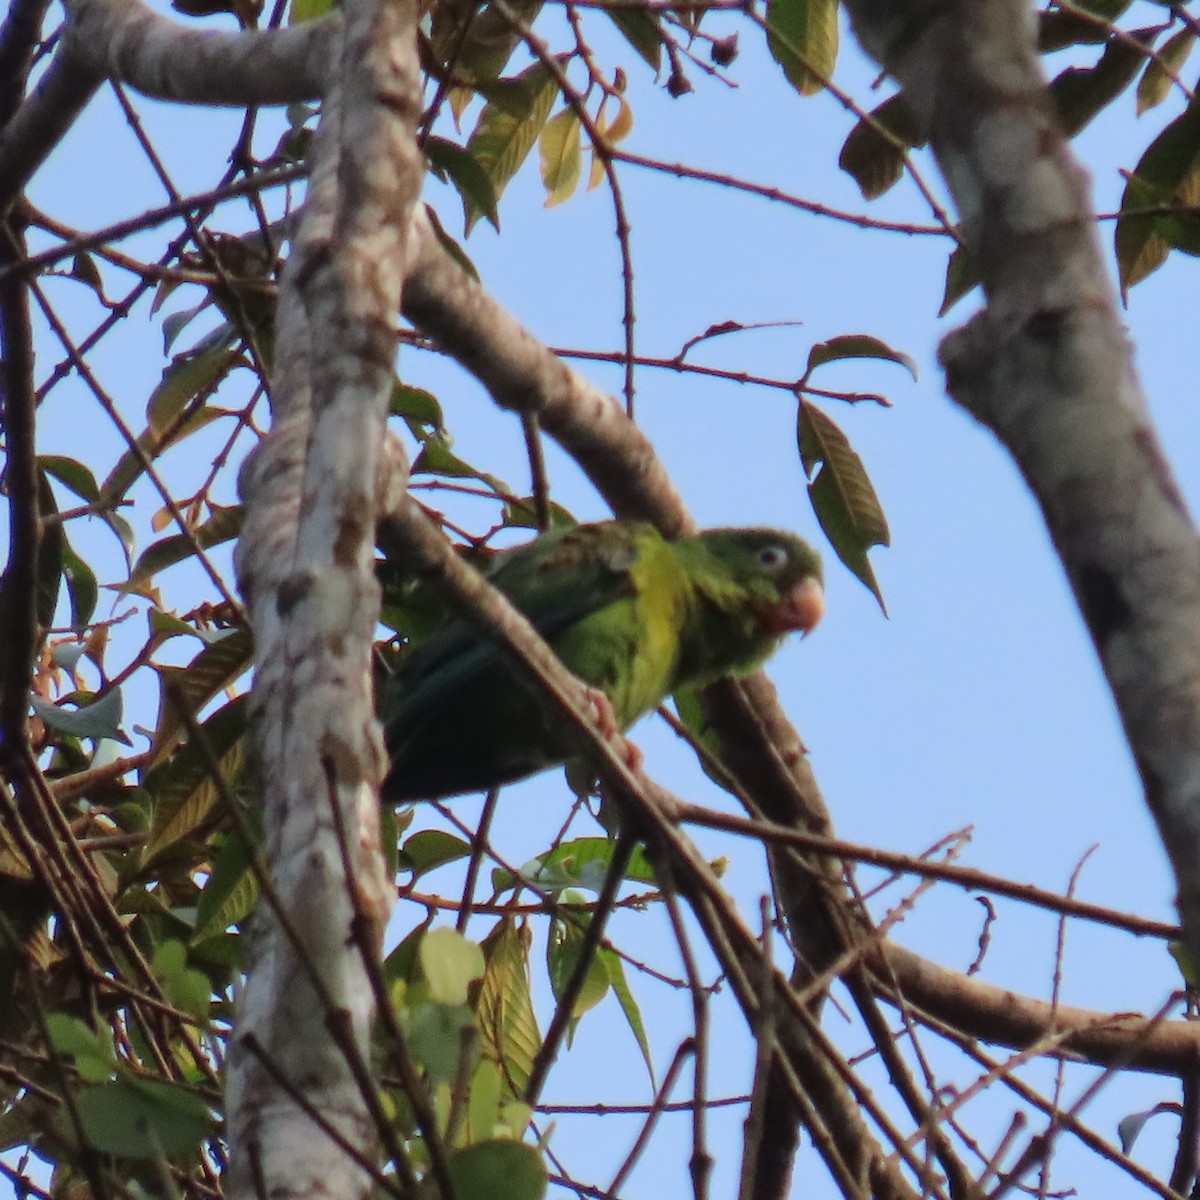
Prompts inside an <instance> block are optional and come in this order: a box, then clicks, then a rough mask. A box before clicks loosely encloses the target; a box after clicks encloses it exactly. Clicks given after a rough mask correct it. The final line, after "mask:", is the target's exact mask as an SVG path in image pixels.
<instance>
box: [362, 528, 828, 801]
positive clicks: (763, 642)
mask: <svg viewBox="0 0 1200 1200" xmlns="http://www.w3.org/2000/svg"><path fill="white" fill-rule="evenodd" d="M488 577H489V579H490V580H491V582H492V583H493V584H495V586H496V587H497V588H499V589H500V591H502V592H503V593H504V594H505V595H506V596H507V597H508V598H509V600H511V601H512V602H513V604H514V605H515V606H516V607H517V608H519V609H520V610H521V611H522V612H523V613H524V614H525V616H526V617H528V618H529V620H530V621H531V622H532V623H533V625H534V626H535V627H536V628H537V630H538V632H539V633H541V635H542V637H544V638H545V639H546V641H547V642H549V644H550V645H551V646H552V647H553V648H554V651H555V653H557V654H558V656H559V658H561V659H562V661H563V662H564V663H565V664H566V666H567V667H568V668H570V670H571V671H572V672H574V674H576V675H577V676H579V678H580V679H582V680H583V681H584V682H585V683H587V684H590V685H591V686H592V687H594V688H597V689H599V690H600V691H602V692H603V693H604V694H605V695H606V696H607V697H608V699H609V702H610V703H611V705H612V709H613V714H614V716H615V718H616V721H617V724H618V725H619V727H620V728H622V729H625V728H628V726H630V725H632V724H633V722H634V721H636V720H637V719H638V718H639V717H640V716H642V715H643V714H644V713H647V712H649V711H650V710H651V709H653V708H656V707H657V706H658V705H659V704H660V703H662V701H663V700H664V699H665V698H666V697H667V696H669V695H670V694H671V693H672V692H673V691H675V690H676V689H677V688H680V687H687V686H698V685H701V684H704V683H709V682H711V681H712V680H714V679H719V678H721V677H722V676H725V675H740V674H745V673H747V672H749V671H752V670H754V669H755V668H756V667H757V666H759V665H760V664H761V663H762V662H763V660H764V659H766V658H767V656H768V655H770V654H771V652H772V651H773V650H774V649H775V648H776V646H777V645H778V644H779V641H780V640H781V638H782V637H783V635H784V634H785V633H787V632H788V631H789V630H793V629H801V630H808V629H811V628H812V626H813V625H814V624H816V622H817V620H818V619H819V618H820V615H821V611H822V608H823V604H822V599H821V563H820V559H819V557H818V556H817V554H816V552H815V551H814V550H813V549H812V548H811V547H810V546H808V545H807V544H806V543H805V542H803V541H801V540H800V539H799V538H797V537H796V536H794V535H793V534H790V533H782V532H779V531H777V530H773V529H710V530H707V531H705V532H704V533H701V534H699V535H697V536H695V537H690V538H680V539H679V540H678V541H673V542H669V541H667V540H666V539H664V538H663V537H662V535H661V534H659V533H658V532H657V530H655V529H654V527H653V526H651V525H647V524H644V523H641V522H636V521H606V522H603V523H602V524H598V525H580V526H576V527H574V528H571V529H566V530H556V531H554V532H551V533H547V534H543V535H542V536H541V537H539V538H537V539H535V540H534V541H532V542H530V543H529V544H528V545H525V546H521V547H519V548H517V549H515V550H510V551H506V552H505V553H504V554H501V555H499V556H498V557H497V559H496V562H495V564H494V565H493V566H492V568H491V570H490V571H489V572H488ZM381 707H382V718H383V722H384V730H385V735H386V739H387V747H388V753H389V754H390V756H391V760H392V766H391V771H390V772H389V774H388V777H387V779H386V780H385V782H384V796H385V798H386V799H387V800H389V801H392V802H399V801H403V800H416V799H422V798H432V797H436V796H451V795H456V794H458V793H461V792H472V791H481V790H483V789H485V788H490V787H496V786H499V785H500V784H503V783H511V782H512V781H514V780H517V779H522V778H524V777H525V776H527V775H531V774H533V773H534V772H535V771H540V770H542V769H543V768H545V767H549V766H552V765H554V764H555V763H561V762H563V761H564V759H565V758H566V757H567V756H568V754H569V753H570V747H569V745H568V744H567V743H566V742H565V741H564V739H563V737H562V730H561V718H558V717H556V716H555V715H554V714H553V713H551V712H550V711H549V708H548V705H547V703H546V702H545V701H543V700H542V699H541V698H539V697H538V696H537V694H536V693H535V690H534V688H533V686H532V685H530V684H527V683H526V682H525V681H524V680H523V679H522V678H521V677H520V676H519V675H518V674H517V673H516V672H515V671H513V670H512V669H511V668H510V667H509V666H508V664H507V662H506V661H505V660H504V658H503V656H502V655H501V653H500V651H499V650H498V649H497V648H496V647H495V646H494V645H493V644H492V643H491V642H490V641H488V640H487V639H486V638H482V637H480V636H479V635H478V634H477V633H475V632H474V631H473V630H472V629H471V628H470V627H469V626H467V625H466V624H465V623H464V622H462V621H460V620H457V619H454V620H450V621H448V622H447V623H446V624H444V625H443V626H441V627H440V628H439V629H438V630H437V631H436V632H435V633H434V634H433V635H432V636H431V637H430V638H429V639H428V640H427V641H425V642H423V643H422V644H420V645H419V646H417V647H415V648H414V649H411V650H409V651H407V652H406V653H405V655H404V657H403V658H402V660H401V663H400V667H399V669H398V671H397V672H396V674H395V675H394V676H393V677H392V679H391V680H390V681H389V683H388V685H387V688H386V691H385V693H384V698H383V704H382V706H381Z"/></svg>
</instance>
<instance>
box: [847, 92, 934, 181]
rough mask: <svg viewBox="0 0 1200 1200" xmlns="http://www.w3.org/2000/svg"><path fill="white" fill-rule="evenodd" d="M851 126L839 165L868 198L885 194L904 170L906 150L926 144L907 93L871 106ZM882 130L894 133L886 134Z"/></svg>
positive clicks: (898, 94)
mask: <svg viewBox="0 0 1200 1200" xmlns="http://www.w3.org/2000/svg"><path fill="white" fill-rule="evenodd" d="M870 115H871V118H872V119H871V121H867V120H865V119H862V120H860V121H859V122H858V124H857V125H855V126H854V128H853V129H852V130H850V134H849V136H848V137H847V138H846V141H845V142H844V143H843V145H842V152H841V153H840V154H839V155H838V166H839V167H841V168H842V170H843V171H845V172H846V173H847V174H848V175H849V176H850V177H851V178H852V179H853V180H854V182H855V183H857V184H858V188H859V191H861V192H862V194H863V197H864V198H865V199H867V200H874V199H876V198H877V197H879V196H882V195H883V193H884V192H886V191H887V190H888V189H889V188H890V187H892V185H893V184H895V183H897V182H898V181H899V179H900V177H901V176H902V175H903V174H904V150H905V147H908V148H909V149H912V148H914V147H916V146H923V145H924V144H925V138H924V136H923V135H922V133H921V130H920V128H919V126H918V125H917V118H916V116H915V115H914V113H913V111H912V109H911V108H909V106H908V102H907V101H906V100H905V99H904V96H903V95H902V94H900V93H897V94H896V95H895V96H892V97H891V98H890V99H888V100H885V101H884V102H883V103H882V104H880V105H879V106H878V107H877V108H874V109H872V110H871V114H870ZM880 126H882V130H887V132H888V133H891V134H892V135H893V136H894V139H895V140H893V138H889V137H886V136H885V135H884V133H883V131H882V130H881V129H880Z"/></svg>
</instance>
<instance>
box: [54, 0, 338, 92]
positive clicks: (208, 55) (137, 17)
mask: <svg viewBox="0 0 1200 1200" xmlns="http://www.w3.org/2000/svg"><path fill="white" fill-rule="evenodd" d="M66 7H67V9H68V12H69V13H70V22H69V24H68V27H67V32H66V37H65V41H64V48H65V49H66V51H67V52H68V53H69V54H71V55H72V56H73V57H74V58H75V59H76V60H77V61H80V62H84V63H87V64H88V66H89V67H90V68H91V69H92V70H93V71H97V72H100V73H101V74H103V75H104V76H105V77H106V78H112V79H119V80H122V81H123V82H125V83H128V84H129V85H130V86H131V87H133V88H136V89H137V90H138V91H139V92H141V93H142V94H143V95H146V96H153V97H154V98H156V99H159V100H175V101H177V102H179V103H182V104H209V105H224V106H231V107H234V108H241V107H244V106H245V105H250V104H290V103H293V102H296V101H300V100H315V99H317V98H318V97H319V96H321V94H322V93H323V92H324V91H325V87H326V84H327V80H328V74H329V67H330V61H329V60H330V56H331V54H333V53H336V48H337V42H338V39H339V36H340V25H341V20H340V18H338V17H326V18H324V19H323V20H320V21H312V22H307V23H305V24H302V25H289V26H286V27H284V28H281V29H263V30H244V31H242V32H233V31H230V32H225V31H222V30H216V29H189V28H185V27H184V26H183V25H181V24H180V23H179V22H178V21H173V20H171V19H170V18H168V17H163V16H160V15H159V14H158V13H156V12H154V11H152V10H151V9H149V8H147V7H146V5H145V4H143V3H142V2H141V0H66Z"/></svg>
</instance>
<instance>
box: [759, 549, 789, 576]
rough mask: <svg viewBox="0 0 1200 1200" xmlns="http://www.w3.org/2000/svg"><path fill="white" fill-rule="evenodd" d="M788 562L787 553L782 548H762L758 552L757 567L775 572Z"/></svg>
mask: <svg viewBox="0 0 1200 1200" xmlns="http://www.w3.org/2000/svg"><path fill="white" fill-rule="evenodd" d="M787 560H788V552H787V551H786V550H785V549H784V548H783V547H782V546H764V547H763V548H762V549H761V550H760V551H759V552H758V565H759V566H760V567H767V568H768V569H770V570H772V571H775V570H778V569H779V568H780V567H782V566H783V564H784V563H786V562H787Z"/></svg>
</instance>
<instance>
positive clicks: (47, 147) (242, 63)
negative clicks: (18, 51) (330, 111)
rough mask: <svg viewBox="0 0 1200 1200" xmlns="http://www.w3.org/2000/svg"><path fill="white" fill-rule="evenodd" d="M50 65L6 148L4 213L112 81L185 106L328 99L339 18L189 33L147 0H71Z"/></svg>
mask: <svg viewBox="0 0 1200 1200" xmlns="http://www.w3.org/2000/svg"><path fill="white" fill-rule="evenodd" d="M66 8H67V11H68V21H67V25H66V27H65V30H64V35H63V40H62V44H61V45H60V46H59V47H58V49H57V51H56V52H55V56H54V59H53V61H52V62H51V64H50V66H49V68H48V69H47V70H46V72H45V74H44V75H43V76H42V78H41V79H40V80H39V81H38V84H37V87H36V88H35V89H34V91H33V92H32V93H31V94H30V95H29V96H28V97H26V99H25V101H24V103H23V104H22V105H21V107H20V108H19V109H18V110H17V112H16V113H15V115H14V116H13V119H12V121H11V123H10V124H9V125H8V127H7V128H6V129H5V131H4V136H3V138H0V212H4V211H5V210H6V209H7V208H8V207H9V205H11V204H12V202H13V201H14V200H15V199H16V198H17V196H19V195H20V194H21V191H22V190H23V189H24V187H25V185H26V184H27V183H28V182H29V180H30V178H32V176H33V174H34V172H35V171H36V170H37V169H38V167H40V166H41V165H42V163H43V162H44V161H45V160H46V158H47V157H48V156H49V154H50V152H51V151H52V150H53V149H54V147H55V146H57V145H58V143H59V141H60V140H61V139H62V137H63V135H64V134H65V133H66V132H67V130H68V129H70V127H71V126H72V125H73V124H74V122H75V119H76V118H77V117H78V116H79V114H80V113H81V112H82V111H83V109H84V108H85V107H86V105H87V103H88V101H89V100H90V99H91V98H92V96H93V95H94V94H95V92H96V89H97V88H98V87H99V86H100V84H101V83H102V82H103V81H104V80H105V79H110V78H111V79H115V80H118V81H120V82H122V83H127V84H128V85H129V86H130V87H132V88H135V89H136V90H137V91H140V92H142V93H143V94H144V95H147V96H152V97H155V98H156V99H160V100H177V101H180V102H182V103H185V104H208V105H223V106H232V107H237V108H240V107H242V106H246V105H254V104H290V103H293V102H295V101H300V100H313V99H316V98H318V97H319V96H321V95H322V94H323V92H324V90H325V86H326V80H327V78H328V75H329V69H330V67H329V64H330V58H331V55H332V54H333V52H334V50H335V47H336V43H337V39H338V36H339V29H340V26H341V17H340V16H332V17H328V18H325V19H324V20H320V21H313V22H309V23H307V24H303V25H293V26H288V27H287V28H284V29H267V30H261V31H260V30H250V31H245V32H242V33H225V32H221V31H218V30H211V29H186V28H184V27H183V26H182V25H180V24H179V23H178V22H176V21H172V20H170V19H169V18H167V17H163V16H160V15H159V14H158V13H155V12H153V11H152V10H151V9H149V8H147V7H146V6H145V5H144V4H143V3H141V0H128V2H127V3H126V2H125V0H67V2H66Z"/></svg>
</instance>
